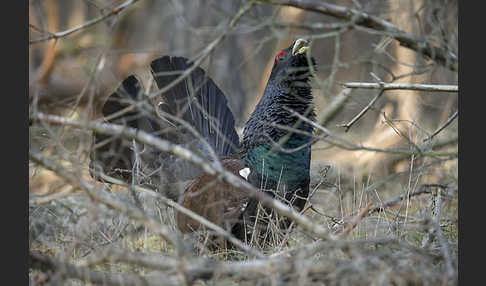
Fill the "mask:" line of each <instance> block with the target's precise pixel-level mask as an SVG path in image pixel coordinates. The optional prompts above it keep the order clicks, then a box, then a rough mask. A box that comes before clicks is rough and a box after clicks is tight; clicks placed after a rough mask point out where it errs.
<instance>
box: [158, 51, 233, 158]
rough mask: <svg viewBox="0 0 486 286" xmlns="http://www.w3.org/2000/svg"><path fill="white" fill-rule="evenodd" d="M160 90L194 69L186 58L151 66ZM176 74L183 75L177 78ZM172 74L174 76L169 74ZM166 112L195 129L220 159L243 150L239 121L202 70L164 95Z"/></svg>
mask: <svg viewBox="0 0 486 286" xmlns="http://www.w3.org/2000/svg"><path fill="white" fill-rule="evenodd" d="M150 66H151V68H152V74H153V76H154V78H155V82H156V83H157V86H158V87H159V88H160V89H162V88H164V87H166V86H167V85H168V84H170V83H171V82H173V81H174V80H175V79H176V78H177V77H179V76H180V73H182V72H183V71H185V70H187V69H188V68H189V67H190V66H191V65H190V63H189V62H188V60H187V59H186V58H182V57H169V56H164V57H162V58H159V59H156V60H154V61H153V62H152V63H151V65H150ZM174 71H179V72H180V73H178V74H174V73H173V72H174ZM170 72H172V74H168V73H170ZM162 96H163V100H164V102H165V104H167V107H166V108H165V109H166V110H169V113H171V114H173V115H176V116H178V117H179V118H181V119H183V120H185V121H186V122H188V123H189V124H190V125H191V126H193V127H194V128H195V129H196V130H197V131H198V132H199V133H200V134H201V135H202V137H203V138H205V139H206V140H207V141H208V143H209V144H210V146H211V147H212V148H213V149H214V150H215V152H216V154H217V155H219V156H229V155H231V154H234V153H235V152H236V151H237V149H238V148H239V137H238V134H237V133H236V130H235V119H234V117H233V114H232V112H231V110H230V109H229V107H228V102H227V100H226V97H225V96H224V94H223V92H222V91H221V90H220V89H219V88H218V86H216V84H215V83H214V82H213V80H212V79H211V78H209V77H208V76H206V73H205V72H204V70H203V69H201V68H199V67H198V68H196V69H195V70H194V71H193V72H192V73H191V75H190V76H189V77H188V78H186V79H184V80H183V81H181V82H180V83H178V84H177V85H175V86H174V87H173V88H171V89H170V90H169V91H168V92H166V93H164V94H163V95H162Z"/></svg>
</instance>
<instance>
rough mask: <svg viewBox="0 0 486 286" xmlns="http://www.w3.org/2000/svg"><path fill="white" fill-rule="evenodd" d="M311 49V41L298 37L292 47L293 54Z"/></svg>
mask: <svg viewBox="0 0 486 286" xmlns="http://www.w3.org/2000/svg"><path fill="white" fill-rule="evenodd" d="M308 49H309V41H307V40H304V39H298V40H297V41H295V44H294V47H293V48H292V56H295V55H297V54H303V53H305V52H307V50H308Z"/></svg>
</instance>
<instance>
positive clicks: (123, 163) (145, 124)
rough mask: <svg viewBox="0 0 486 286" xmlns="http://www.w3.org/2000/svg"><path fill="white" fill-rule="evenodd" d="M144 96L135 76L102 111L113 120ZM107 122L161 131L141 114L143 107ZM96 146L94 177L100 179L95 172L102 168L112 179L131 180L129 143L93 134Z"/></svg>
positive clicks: (132, 156) (127, 79) (112, 97)
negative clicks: (117, 114)
mask: <svg viewBox="0 0 486 286" xmlns="http://www.w3.org/2000/svg"><path fill="white" fill-rule="evenodd" d="M142 95H143V89H142V86H141V83H140V82H139V80H138V79H137V78H136V77H135V76H133V75H131V76H129V77H127V78H126V79H125V80H124V81H123V82H122V83H121V84H120V86H119V87H118V88H117V90H116V91H115V92H114V93H112V94H111V95H110V96H109V97H108V99H107V100H106V102H105V104H104V105H103V109H102V113H103V116H104V117H105V118H107V117H113V115H115V113H117V112H120V111H122V110H123V109H125V108H127V107H129V106H131V105H133V104H134V103H136V102H137V101H139V100H141V99H142ZM107 122H109V123H113V124H119V125H124V126H127V127H131V128H137V129H141V130H144V131H146V132H150V133H153V132H156V131H158V130H159V127H158V125H157V123H156V122H155V121H153V120H152V119H151V118H150V116H144V115H142V112H141V108H134V109H133V110H130V111H127V112H125V113H123V114H121V115H120V116H114V117H113V118H111V119H109V120H107ZM93 144H94V149H93V150H92V152H91V153H90V159H91V162H90V172H91V176H92V177H93V178H97V179H100V178H98V177H97V175H96V172H94V171H95V169H96V168H101V171H103V172H104V173H105V174H107V175H109V176H112V177H115V178H118V179H122V180H124V181H126V182H129V181H131V178H132V176H131V171H132V168H133V158H134V153H133V148H132V146H131V142H130V141H129V140H126V139H124V138H117V137H113V136H109V135H104V134H96V133H94V135H93ZM100 180H101V179H100Z"/></svg>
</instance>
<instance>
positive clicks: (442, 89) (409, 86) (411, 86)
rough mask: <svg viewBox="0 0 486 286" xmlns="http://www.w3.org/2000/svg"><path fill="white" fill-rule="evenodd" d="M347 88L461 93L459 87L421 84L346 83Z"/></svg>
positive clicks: (344, 84)
mask: <svg viewBox="0 0 486 286" xmlns="http://www.w3.org/2000/svg"><path fill="white" fill-rule="evenodd" d="M343 86H344V87H347V88H364V89H384V90H394V89H403V90H417V91H438V92H459V87H458V86H457V85H444V84H419V83H374V82H346V83H343Z"/></svg>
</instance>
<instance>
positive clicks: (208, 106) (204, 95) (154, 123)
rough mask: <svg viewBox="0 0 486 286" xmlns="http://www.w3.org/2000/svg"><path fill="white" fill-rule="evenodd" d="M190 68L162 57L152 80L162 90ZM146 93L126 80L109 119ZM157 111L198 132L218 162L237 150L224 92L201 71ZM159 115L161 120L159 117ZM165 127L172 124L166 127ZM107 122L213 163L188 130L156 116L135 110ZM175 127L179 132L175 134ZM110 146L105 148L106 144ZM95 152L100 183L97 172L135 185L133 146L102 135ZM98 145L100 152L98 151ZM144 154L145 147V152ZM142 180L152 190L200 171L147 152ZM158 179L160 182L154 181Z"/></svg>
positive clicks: (110, 105) (107, 110) (107, 109)
mask: <svg viewBox="0 0 486 286" xmlns="http://www.w3.org/2000/svg"><path fill="white" fill-rule="evenodd" d="M189 67H190V64H189V63H188V60H187V59H185V58H181V57H169V56H164V57H161V58H159V59H156V60H154V61H153V62H152V63H151V70H152V75H153V76H154V79H155V82H156V83H157V86H158V87H159V88H160V89H162V88H164V87H165V86H167V85H168V84H170V83H172V82H173V81H174V80H175V79H176V78H177V77H179V76H180V73H179V72H183V71H184V70H186V69H187V68H189ZM142 98H143V89H142V86H141V84H140V82H139V81H138V80H137V78H136V77H134V76H130V77H128V78H126V79H125V80H124V81H123V82H122V83H121V85H120V86H119V87H118V89H117V90H116V91H115V92H114V93H113V94H111V95H110V97H109V98H108V100H107V101H106V103H105V105H104V106H103V116H104V117H105V118H106V117H108V116H112V115H113V114H115V113H117V112H119V111H121V110H123V109H125V108H127V107H129V106H130V105H133V104H134V103H135V102H138V101H140V100H142ZM161 102H162V104H159V105H158V106H157V108H160V110H161V111H164V112H166V113H168V114H170V115H172V116H175V117H178V118H180V119H182V120H184V121H186V122H187V123H188V124H189V125H190V126H192V127H193V129H195V130H196V131H197V132H198V133H199V134H200V135H201V137H202V138H204V140H205V141H207V142H208V143H209V146H210V147H211V148H212V149H213V150H214V151H215V153H216V155H217V156H219V157H224V156H230V155H232V154H234V153H236V152H237V150H238V148H239V137H238V134H237V133H236V130H235V120H234V117H233V114H232V112H231V110H230V109H229V107H228V104H227V100H226V98H225V96H224V94H223V92H222V91H221V90H220V89H219V88H218V87H217V86H216V84H215V83H214V82H213V81H212V80H211V79H210V78H209V77H208V76H206V73H205V72H204V70H203V69H201V68H196V69H195V70H194V71H193V72H192V73H191V75H190V76H189V77H187V78H186V79H184V80H182V81H181V82H180V83H179V84H177V85H175V86H174V87H173V88H171V89H170V90H168V91H167V92H165V93H163V94H162V95H161ZM159 115H160V114H159ZM167 121H170V122H172V124H170V125H169V126H170V127H171V128H165V127H168V125H167ZM108 122H110V123H115V124H122V125H126V126H129V127H132V128H138V129H142V130H144V131H146V132H149V133H155V132H157V134H156V136H159V137H160V138H163V139H165V140H168V141H170V142H172V143H175V144H181V145H182V146H184V147H185V148H189V149H191V150H192V151H194V152H196V153H198V154H199V155H201V156H203V157H205V158H207V159H211V156H210V155H209V152H208V150H207V147H206V145H205V144H203V143H202V142H201V140H200V139H199V138H197V137H196V136H194V135H193V134H192V133H191V132H189V131H188V130H186V128H184V126H182V125H181V124H178V123H177V122H174V121H173V120H171V119H170V118H164V119H161V118H160V117H159V118H157V116H156V112H153V110H151V111H148V112H147V109H146V108H145V110H142V108H140V107H136V108H134V109H133V110H131V111H128V112H125V113H123V115H120V116H117V117H114V118H112V119H109V120H108ZM174 127H175V128H174ZM104 142H106V144H103V143H104ZM94 144H96V146H97V148H95V149H94V150H93V151H92V152H91V154H90V157H91V163H90V167H91V168H90V169H91V175H92V177H93V178H96V179H98V180H101V179H100V178H97V176H96V172H93V171H94V168H95V167H98V168H99V167H101V170H102V171H103V172H104V173H105V174H108V175H110V176H113V177H116V178H119V179H122V180H124V181H125V182H127V183H128V182H131V180H132V169H133V167H134V159H135V153H134V149H133V143H132V142H131V141H130V140H126V139H124V138H116V137H113V136H106V135H102V134H95V135H94ZM98 145H99V146H98ZM144 148H145V147H144ZM143 161H144V163H143V164H144V165H143V167H145V168H144V169H143V170H144V172H143V174H144V175H147V174H149V175H148V176H151V177H150V178H149V180H148V182H150V183H153V184H157V185H158V184H164V182H165V183H175V182H179V181H185V180H189V179H194V178H196V177H197V176H199V175H201V174H202V171H201V170H200V169H199V168H198V167H196V166H193V165H192V164H190V163H188V162H187V161H185V160H183V159H180V158H179V157H177V156H175V155H172V154H169V153H165V152H160V151H156V150H152V149H151V148H145V151H144V154H143ZM154 176H156V177H154Z"/></svg>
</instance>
